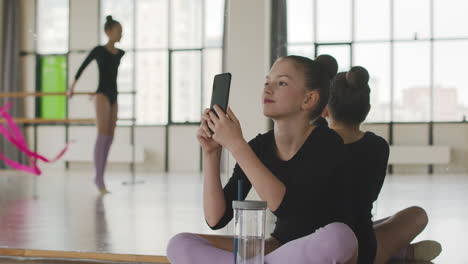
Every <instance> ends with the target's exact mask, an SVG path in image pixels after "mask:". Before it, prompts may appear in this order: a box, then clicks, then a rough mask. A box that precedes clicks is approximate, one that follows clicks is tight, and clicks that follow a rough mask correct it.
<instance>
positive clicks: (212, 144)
mask: <svg viewBox="0 0 468 264" xmlns="http://www.w3.org/2000/svg"><path fill="white" fill-rule="evenodd" d="M210 111H211V110H210V109H205V111H204V112H203V115H202V117H201V125H200V128H199V129H198V131H197V139H198V142H200V145H201V147H202V149H203V151H204V152H205V153H206V154H211V153H213V152H215V151H219V150H221V145H220V144H218V143H217V142H216V141H214V140H213V133H211V131H210V129H209V128H208V122H211V121H210V120H211V119H210V116H209V114H208V113H209V112H210Z"/></svg>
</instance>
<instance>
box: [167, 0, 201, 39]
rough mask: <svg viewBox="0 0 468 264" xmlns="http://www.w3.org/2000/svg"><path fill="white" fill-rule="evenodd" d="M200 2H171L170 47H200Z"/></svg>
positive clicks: (196, 0) (186, 0)
mask: <svg viewBox="0 0 468 264" xmlns="http://www.w3.org/2000/svg"><path fill="white" fill-rule="evenodd" d="M201 18H202V0H171V33H170V35H171V47H172V48H198V47H201V45H202V19H201Z"/></svg>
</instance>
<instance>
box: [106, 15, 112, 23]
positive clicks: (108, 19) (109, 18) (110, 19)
mask: <svg viewBox="0 0 468 264" xmlns="http://www.w3.org/2000/svg"><path fill="white" fill-rule="evenodd" d="M113 20H114V19H113V18H112V16H106V21H107V22H111V21H113Z"/></svg>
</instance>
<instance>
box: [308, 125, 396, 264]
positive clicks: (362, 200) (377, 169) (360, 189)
mask: <svg viewBox="0 0 468 264" xmlns="http://www.w3.org/2000/svg"><path fill="white" fill-rule="evenodd" d="M314 124H315V125H319V126H328V123H327V121H326V120H325V119H323V118H319V119H317V120H316V121H315V122H314ZM344 146H345V157H346V159H345V160H346V162H345V163H346V171H347V174H348V175H349V176H350V178H351V179H352V181H351V185H349V189H350V190H351V192H352V194H350V197H352V200H353V213H354V215H355V223H354V225H353V230H354V233H355V234H356V237H357V239H358V241H359V257H358V263H359V264H369V263H374V260H375V256H376V253H377V240H376V237H375V232H374V226H373V222H372V207H373V203H374V202H375V201H376V200H377V197H378V196H379V193H380V190H381V189H382V186H383V183H384V179H385V175H386V172H387V163H388V156H389V146H388V143H387V141H385V139H383V138H382V137H379V136H377V135H375V134H374V133H372V132H366V133H365V134H364V136H363V137H362V138H361V139H360V140H358V141H356V142H353V143H349V144H345V145H344Z"/></svg>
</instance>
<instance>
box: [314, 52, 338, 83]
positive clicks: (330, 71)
mask: <svg viewBox="0 0 468 264" xmlns="http://www.w3.org/2000/svg"><path fill="white" fill-rule="evenodd" d="M315 61H317V62H318V63H320V65H321V66H323V67H324V68H325V71H326V72H327V75H328V78H329V79H333V78H334V77H335V75H336V73H337V72H338V62H336V60H335V58H333V57H332V56H330V55H328V54H323V55H320V56H318V57H317V58H315Z"/></svg>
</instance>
